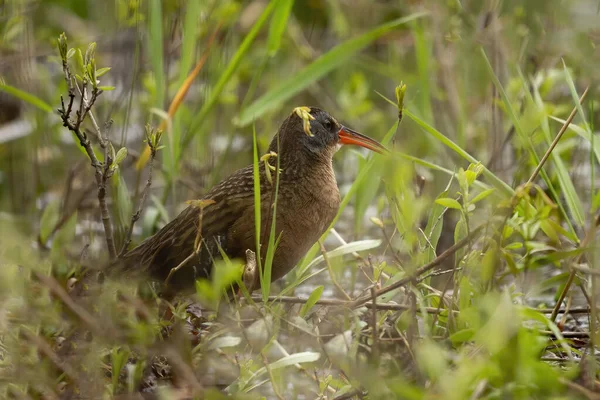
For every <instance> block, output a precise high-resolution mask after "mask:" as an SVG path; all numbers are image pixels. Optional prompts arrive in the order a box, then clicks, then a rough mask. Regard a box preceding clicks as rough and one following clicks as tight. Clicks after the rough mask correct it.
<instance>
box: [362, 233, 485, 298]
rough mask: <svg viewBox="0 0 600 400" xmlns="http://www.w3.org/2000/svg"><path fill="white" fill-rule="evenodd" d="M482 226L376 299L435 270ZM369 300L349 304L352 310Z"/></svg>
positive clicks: (384, 290)
mask: <svg viewBox="0 0 600 400" xmlns="http://www.w3.org/2000/svg"><path fill="white" fill-rule="evenodd" d="M484 226H485V224H482V225H480V226H478V227H477V228H475V229H474V230H473V231H471V232H470V233H469V234H468V235H467V236H465V237H464V238H463V239H462V240H460V241H459V242H457V243H455V244H454V245H453V246H452V247H450V248H448V249H447V250H446V251H444V252H443V253H442V254H440V255H439V256H437V257H436V258H435V259H434V260H432V261H431V262H429V263H427V264H425V265H423V266H421V267H419V268H417V269H416V270H415V271H414V272H413V273H412V274H410V276H406V277H404V278H402V279H400V280H399V281H396V282H394V283H392V284H391V285H389V286H386V287H384V288H382V289H379V290H378V291H377V297H379V296H381V295H383V294H386V293H389V292H391V291H392V290H396V289H398V288H400V287H402V286H404V285H406V284H407V283H410V282H411V281H412V280H413V279H415V277H417V276H419V275H421V274H424V273H425V272H427V271H429V270H431V269H433V268H435V267H436V266H437V265H439V264H441V263H443V262H444V261H445V260H446V259H448V258H449V257H451V256H452V255H454V253H456V252H457V251H458V250H459V249H461V248H463V247H464V246H466V245H467V244H469V243H470V242H471V240H473V239H474V238H475V237H476V236H477V235H479V233H480V232H481V230H482V229H483V228H484ZM370 298H371V296H370V295H368V296H363V297H360V298H358V299H356V300H354V301H353V302H352V303H351V304H352V305H351V307H352V308H356V307H359V306H361V305H363V304H365V303H366V302H367V301H369V300H370Z"/></svg>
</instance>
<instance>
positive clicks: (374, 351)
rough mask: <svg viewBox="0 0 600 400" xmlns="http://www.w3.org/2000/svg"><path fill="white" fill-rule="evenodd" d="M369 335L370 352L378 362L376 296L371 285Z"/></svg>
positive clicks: (375, 361) (376, 362) (377, 362)
mask: <svg viewBox="0 0 600 400" xmlns="http://www.w3.org/2000/svg"><path fill="white" fill-rule="evenodd" d="M371 335H372V336H373V344H372V346H371V354H372V356H373V361H374V363H375V364H379V341H378V340H377V339H378V335H377V296H376V295H375V287H374V286H371Z"/></svg>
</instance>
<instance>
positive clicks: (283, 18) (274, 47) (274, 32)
mask: <svg viewBox="0 0 600 400" xmlns="http://www.w3.org/2000/svg"><path fill="white" fill-rule="evenodd" d="M293 5H294V0H280V1H279V5H278V6H277V9H276V10H275V11H274V12H273V17H272V18H271V26H270V27H269V39H268V40H267V53H268V55H269V57H273V56H274V55H275V54H277V51H279V47H280V46H281V37H282V36H283V33H284V32H285V28H286V27H287V22H288V18H289V17H290V13H291V11H292V6H293Z"/></svg>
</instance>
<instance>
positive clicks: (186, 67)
mask: <svg viewBox="0 0 600 400" xmlns="http://www.w3.org/2000/svg"><path fill="white" fill-rule="evenodd" d="M199 19H200V2H199V1H189V2H188V3H187V8H186V10H185V21H184V22H183V42H182V43H181V59H180V60H179V80H178V84H177V87H181V85H182V84H183V81H185V78H187V76H188V74H189V72H190V70H191V69H192V65H193V63H194V55H195V53H196V52H195V47H196V35H197V33H198V20H199Z"/></svg>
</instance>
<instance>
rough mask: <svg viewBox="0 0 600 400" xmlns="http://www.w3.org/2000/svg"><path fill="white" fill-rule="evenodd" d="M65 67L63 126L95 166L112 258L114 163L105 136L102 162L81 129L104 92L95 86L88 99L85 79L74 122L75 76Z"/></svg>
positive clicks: (111, 256)
mask: <svg viewBox="0 0 600 400" xmlns="http://www.w3.org/2000/svg"><path fill="white" fill-rule="evenodd" d="M63 69H64V73H65V80H66V81H67V85H68V87H69V98H70V101H69V106H68V108H66V109H65V104H64V101H63V100H62V97H61V106H62V108H60V109H59V110H58V113H59V115H60V117H61V119H62V122H63V126H64V127H66V128H67V129H69V130H70V131H72V132H73V133H75V135H76V136H77V138H78V139H79V143H80V144H81V146H82V147H83V148H84V149H85V152H86V153H87V155H88V157H89V159H90V161H91V162H92V167H94V170H95V174H94V176H95V178H96V185H97V186H98V203H99V204H100V213H101V217H102V224H103V225H104V235H105V237H106V246H107V248H108V253H109V256H110V259H111V260H112V259H114V258H115V257H116V256H117V250H116V247H115V241H114V234H113V227H112V222H111V219H110V213H109V211H108V204H107V203H106V182H107V180H108V178H109V175H110V169H109V166H110V165H111V164H112V160H111V157H110V154H109V153H108V152H107V151H106V143H104V141H103V138H102V137H101V135H99V138H100V143H101V145H102V147H103V148H104V149H105V152H104V153H105V163H101V162H100V161H98V158H97V157H96V154H95V153H94V149H93V148H92V144H91V142H90V140H89V139H88V137H87V135H86V134H85V133H84V132H83V131H82V130H81V123H82V122H83V120H84V119H85V117H86V116H87V115H88V113H89V112H90V110H91V108H92V107H93V105H94V103H95V102H96V99H97V98H98V96H99V95H100V94H101V93H102V90H100V89H98V88H93V89H92V94H91V98H90V99H89V100H86V93H87V90H88V89H87V88H88V82H87V80H84V82H83V84H82V88H81V101H80V103H79V110H77V111H76V115H77V120H76V122H75V123H73V122H72V121H71V119H70V117H71V109H72V103H73V99H74V97H75V91H74V89H73V83H72V79H73V77H72V75H71V71H70V69H69V66H68V64H67V63H66V62H63Z"/></svg>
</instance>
